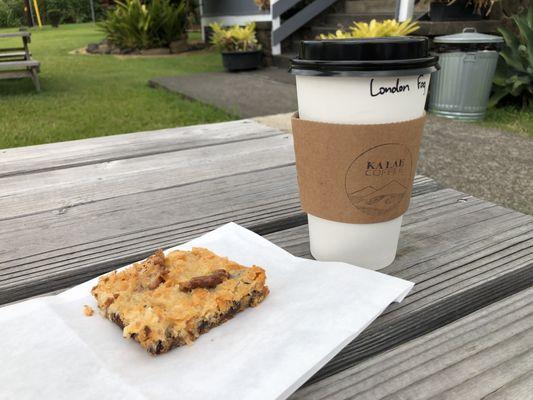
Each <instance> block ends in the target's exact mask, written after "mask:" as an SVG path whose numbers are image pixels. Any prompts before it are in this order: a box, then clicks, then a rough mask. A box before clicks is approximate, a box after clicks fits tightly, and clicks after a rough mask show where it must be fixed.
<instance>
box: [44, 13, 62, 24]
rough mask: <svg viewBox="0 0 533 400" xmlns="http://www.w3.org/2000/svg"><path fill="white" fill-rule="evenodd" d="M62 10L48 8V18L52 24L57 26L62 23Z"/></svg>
mask: <svg viewBox="0 0 533 400" xmlns="http://www.w3.org/2000/svg"><path fill="white" fill-rule="evenodd" d="M61 17H62V15H61V11H59V10H54V9H52V10H48V12H47V13H46V18H47V19H48V22H50V25H52V26H53V27H55V28H57V27H58V26H59V24H60V23H61Z"/></svg>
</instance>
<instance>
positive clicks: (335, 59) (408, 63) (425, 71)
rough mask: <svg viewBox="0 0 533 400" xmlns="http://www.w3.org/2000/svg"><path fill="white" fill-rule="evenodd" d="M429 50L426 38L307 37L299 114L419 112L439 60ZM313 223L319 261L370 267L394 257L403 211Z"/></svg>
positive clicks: (330, 117) (296, 68) (352, 120)
mask: <svg viewBox="0 0 533 400" xmlns="http://www.w3.org/2000/svg"><path fill="white" fill-rule="evenodd" d="M339 43H340V44H339ZM427 47H428V45H427V39H426V38H379V39H366V40H365V39H362V40H338V41H334V40H332V41H320V42H319V41H305V42H302V48H301V51H300V58H299V59H295V60H293V62H292V65H291V72H292V73H293V74H295V75H296V88H297V96H298V112H299V118H301V119H304V120H310V121H316V122H325V123H335V124H357V125H359V124H386V123H395V122H402V121H409V120H413V119H417V118H419V117H421V116H422V115H423V114H424V106H425V103H426V97H427V92H428V88H429V80H430V75H431V72H432V71H433V70H435V64H436V61H437V59H436V57H431V56H429V54H428V51H427ZM365 54H366V55H365ZM366 57H371V58H372V59H371V60H366V59H365V58H366ZM380 57H381V58H383V60H380ZM394 57H398V58H399V60H398V62H396V63H394V61H395V59H394ZM400 57H401V58H400ZM380 61H382V62H380ZM350 66H351V68H350ZM308 222H309V239H310V246H311V253H312V255H313V257H315V258H316V259H317V260H321V261H343V262H347V263H351V264H354V265H357V266H361V267H365V268H369V269H380V268H383V267H386V266H387V265H389V264H390V263H392V261H394V258H395V256H396V250H397V246H398V239H399V235H400V228H401V223H402V216H400V217H397V218H394V219H391V220H389V221H385V222H378V223H366V224H354V223H343V222H337V221H331V220H327V219H324V218H320V217H318V216H315V215H312V214H308Z"/></svg>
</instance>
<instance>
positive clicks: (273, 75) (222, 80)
mask: <svg viewBox="0 0 533 400" xmlns="http://www.w3.org/2000/svg"><path fill="white" fill-rule="evenodd" d="M149 84H150V86H152V87H161V88H163V89H167V90H170V91H172V92H177V93H180V94H181V95H183V96H185V97H188V98H191V99H195V100H198V101H201V102H202V103H207V104H211V105H212V106H215V107H217V108H220V109H222V110H225V111H227V112H228V113H230V114H233V115H236V116H239V117H241V118H250V117H256V116H258V115H269V114H278V113H285V112H287V111H290V110H296V108H298V105H297V104H298V103H297V102H296V90H295V83H294V77H293V76H292V75H290V74H289V73H287V71H285V70H282V69H279V68H265V69H262V70H259V71H257V72H256V71H253V72H239V73H226V72H211V73H202V74H194V75H177V76H164V77H159V78H154V79H151V80H150V81H149Z"/></svg>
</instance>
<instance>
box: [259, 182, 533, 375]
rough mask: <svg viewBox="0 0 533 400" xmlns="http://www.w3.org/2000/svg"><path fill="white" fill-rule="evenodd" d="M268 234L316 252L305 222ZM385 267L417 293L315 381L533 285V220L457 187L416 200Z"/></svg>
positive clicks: (301, 251)
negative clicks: (393, 258)
mask: <svg viewBox="0 0 533 400" xmlns="http://www.w3.org/2000/svg"><path fill="white" fill-rule="evenodd" d="M481 206H483V208H480V207H481ZM420 214H421V215H423V218H421V217H420ZM267 237H268V238H269V239H270V240H272V241H273V242H274V243H277V244H279V245H281V246H282V247H284V248H285V249H287V250H288V251H290V252H291V253H293V254H295V255H299V256H303V257H310V253H309V243H308V234H307V227H306V226H300V227H295V228H291V229H289V230H287V231H282V232H275V233H272V234H270V235H267ZM383 272H385V273H389V274H392V275H395V276H399V277H403V278H405V279H409V280H412V281H414V282H415V283H416V285H415V287H414V289H413V291H412V292H411V293H410V295H409V296H408V297H407V298H406V299H405V300H404V301H403V302H402V303H401V304H394V305H392V306H391V307H389V308H388V309H387V311H386V312H385V313H384V314H383V315H382V316H381V317H380V318H378V320H377V321H376V322H375V323H374V324H372V325H371V326H370V327H369V328H367V329H366V330H365V331H364V332H363V333H362V334H361V335H360V336H359V337H358V338H357V339H356V340H355V341H354V342H352V343H351V344H349V345H348V346H347V347H346V348H345V349H344V350H343V351H342V352H341V353H340V354H339V355H337V356H336V357H335V358H334V359H333V360H331V361H330V362H329V363H328V364H327V365H326V366H325V367H324V368H323V369H322V370H321V371H319V372H318V373H317V374H316V375H315V376H314V377H313V378H312V379H311V380H310V382H315V381H317V380H320V379H323V378H324V377H327V376H330V375H332V374H334V373H336V372H338V371H341V370H343V369H346V368H348V367H350V366H352V365H354V363H357V362H360V361H361V360H364V359H365V358H368V357H370V356H372V355H375V354H378V353H380V352H382V351H384V350H386V349H390V348H392V347H394V346H396V345H398V344H401V343H404V342H405V341H408V340H411V339H413V338H415V337H418V336H420V335H423V334H426V333H427V332H431V331H432V330H434V329H436V328H438V327H441V326H444V325H446V324H447V323H449V322H451V321H453V320H455V319H457V318H460V317H462V316H464V315H468V314H469V313H471V312H473V311H475V310H477V309H479V308H481V307H484V306H485V305H487V304H489V303H490V302H493V301H497V300H499V299H501V298H503V297H505V296H508V295H509V294H512V293H516V292H517V291H519V290H522V289H523V288H527V287H529V286H531V285H533V218H532V217H530V216H527V215H523V214H520V213H516V212H513V211H510V210H507V209H505V208H503V207H500V206H496V205H494V204H490V203H486V202H483V201H481V200H478V199H475V198H472V197H470V196H465V195H464V194H462V193H459V192H455V191H453V190H450V189H443V190H439V191H435V192H432V193H429V194H426V195H423V196H420V197H416V198H414V199H413V201H412V204H411V207H410V209H409V211H408V212H407V214H406V215H405V217H404V225H403V228H402V235H401V237H400V244H399V249H398V257H397V259H396V261H395V262H394V263H393V264H392V265H391V266H389V267H387V268H385V269H384V270H383Z"/></svg>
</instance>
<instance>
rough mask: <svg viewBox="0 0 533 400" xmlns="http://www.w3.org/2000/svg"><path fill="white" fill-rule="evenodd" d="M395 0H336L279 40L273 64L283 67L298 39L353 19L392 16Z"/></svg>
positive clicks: (295, 50) (378, 18) (347, 22)
mask: <svg viewBox="0 0 533 400" xmlns="http://www.w3.org/2000/svg"><path fill="white" fill-rule="evenodd" d="M395 10H396V0H340V1H337V2H336V3H335V4H334V5H333V6H331V7H330V8H329V9H327V10H326V11H325V12H324V13H322V14H321V15H319V16H318V17H316V18H314V19H312V20H311V21H309V22H308V23H307V24H306V25H305V26H304V27H302V28H301V29H300V30H299V31H298V32H296V33H294V34H293V35H291V37H290V38H288V39H286V40H285V41H284V42H282V55H280V56H275V57H274V64H275V65H278V66H280V67H286V66H287V65H288V60H289V59H291V58H293V57H294V56H295V55H296V53H297V52H298V45H299V42H300V40H303V39H314V38H316V37H317V36H319V35H320V34H327V33H332V32H335V31H336V30H337V29H348V27H349V26H350V25H352V23H353V21H361V22H369V21H370V20H372V19H377V20H383V19H387V18H394V13H395Z"/></svg>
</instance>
